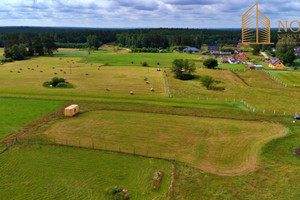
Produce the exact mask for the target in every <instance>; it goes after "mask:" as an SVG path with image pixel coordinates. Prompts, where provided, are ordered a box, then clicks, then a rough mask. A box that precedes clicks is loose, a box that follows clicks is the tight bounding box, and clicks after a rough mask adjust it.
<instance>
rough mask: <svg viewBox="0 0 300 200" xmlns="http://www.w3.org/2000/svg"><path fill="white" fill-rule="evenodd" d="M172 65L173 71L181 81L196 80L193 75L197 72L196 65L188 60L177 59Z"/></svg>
mask: <svg viewBox="0 0 300 200" xmlns="http://www.w3.org/2000/svg"><path fill="white" fill-rule="evenodd" d="M172 64H173V66H172V68H171V71H172V72H173V73H174V74H175V77H176V78H179V79H181V80H190V79H193V78H194V76H193V75H192V74H193V73H194V72H195V71H196V67H195V63H190V62H189V61H188V60H183V59H175V60H174V61H173V63H172Z"/></svg>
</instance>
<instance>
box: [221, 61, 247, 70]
mask: <svg viewBox="0 0 300 200" xmlns="http://www.w3.org/2000/svg"><path fill="white" fill-rule="evenodd" d="M218 68H220V69H230V70H244V69H248V65H245V64H235V65H232V64H226V63H224V64H219V66H218Z"/></svg>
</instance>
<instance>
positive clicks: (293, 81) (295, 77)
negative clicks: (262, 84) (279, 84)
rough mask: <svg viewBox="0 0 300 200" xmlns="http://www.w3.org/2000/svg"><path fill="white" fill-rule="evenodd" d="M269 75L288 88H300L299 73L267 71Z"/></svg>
mask: <svg viewBox="0 0 300 200" xmlns="http://www.w3.org/2000/svg"><path fill="white" fill-rule="evenodd" d="M269 73H270V74H271V75H273V76H275V77H277V78H278V79H279V80H281V81H283V82H284V83H285V84H288V86H294V85H295V86H298V87H300V72H296V71H294V72H291V71H269Z"/></svg>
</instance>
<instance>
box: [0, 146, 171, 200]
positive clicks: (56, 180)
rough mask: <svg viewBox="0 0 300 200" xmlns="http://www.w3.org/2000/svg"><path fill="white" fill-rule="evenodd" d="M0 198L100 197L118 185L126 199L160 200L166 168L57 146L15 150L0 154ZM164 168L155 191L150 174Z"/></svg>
mask: <svg viewBox="0 0 300 200" xmlns="http://www.w3.org/2000/svg"><path fill="white" fill-rule="evenodd" d="M0 165H1V167H0V175H1V180H0V184H1V187H0V196H1V199H12V194H13V199H15V200H18V199H74V200H75V199H95V200H96V199H103V200H109V199H111V198H109V197H108V196H106V195H105V189H106V188H109V187H112V186H116V185H117V186H121V187H124V188H126V189H128V191H129V193H130V197H131V199H140V200H142V199H153V198H156V199H166V198H167V196H168V187H169V182H170V174H171V164H170V163H169V162H166V161H161V160H154V159H147V158H139V157H133V156H128V155H121V154H112V153H105V152H96V151H93V150H84V149H75V148H68V147H57V146H43V145H42V146H41V145H29V146H25V147H23V146H16V147H14V148H12V149H9V150H8V151H6V152H5V153H3V154H1V156H0ZM157 170H164V172H165V175H164V177H163V180H162V183H161V187H160V190H159V191H152V190H151V189H150V185H151V180H152V178H153V175H154V172H155V171H157Z"/></svg>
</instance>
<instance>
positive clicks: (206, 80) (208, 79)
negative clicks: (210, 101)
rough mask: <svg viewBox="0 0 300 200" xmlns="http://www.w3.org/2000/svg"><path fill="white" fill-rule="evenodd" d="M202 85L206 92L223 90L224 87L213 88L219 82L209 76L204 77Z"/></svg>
mask: <svg viewBox="0 0 300 200" xmlns="http://www.w3.org/2000/svg"><path fill="white" fill-rule="evenodd" d="M201 82H202V85H203V86H204V87H206V88H207V89H208V90H225V88H224V87H217V86H215V85H216V84H218V83H221V82H220V81H216V80H214V79H213V78H212V77H211V76H204V77H203V78H202V79H201Z"/></svg>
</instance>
